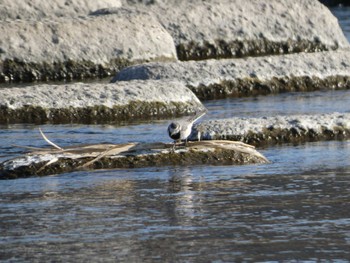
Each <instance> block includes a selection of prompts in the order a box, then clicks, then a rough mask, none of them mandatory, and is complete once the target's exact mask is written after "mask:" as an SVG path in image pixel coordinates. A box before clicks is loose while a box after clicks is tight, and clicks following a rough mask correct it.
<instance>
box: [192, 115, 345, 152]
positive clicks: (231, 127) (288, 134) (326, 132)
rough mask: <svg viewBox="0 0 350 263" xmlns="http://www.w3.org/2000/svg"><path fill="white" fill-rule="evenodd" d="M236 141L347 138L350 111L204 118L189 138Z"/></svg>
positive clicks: (269, 142) (259, 142)
mask: <svg viewBox="0 0 350 263" xmlns="http://www.w3.org/2000/svg"><path fill="white" fill-rule="evenodd" d="M198 132H200V135H201V138H202V139H204V140H236V141H242V142H245V143H249V144H252V145H255V146H262V145H272V144H277V143H301V142H308V141H320V140H342V139H349V138H350V114H349V113H342V114H340V113H330V114H315V115H295V116H275V117H262V118H232V119H221V120H209V121H203V122H201V123H200V124H198V125H195V126H194V129H193V133H192V135H191V138H190V139H194V140H197V138H198Z"/></svg>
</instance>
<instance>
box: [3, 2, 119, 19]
mask: <svg viewBox="0 0 350 263" xmlns="http://www.w3.org/2000/svg"><path fill="white" fill-rule="evenodd" d="M121 5H122V4H121V1H120V0H94V1H87V0H74V1H66V0H55V1H47V0H2V1H1V3H0V20H10V19H23V20H40V19H43V18H55V17H77V16H82V15H87V14H89V13H90V12H92V11H95V10H97V9H101V8H113V7H114V8H116V7H121Z"/></svg>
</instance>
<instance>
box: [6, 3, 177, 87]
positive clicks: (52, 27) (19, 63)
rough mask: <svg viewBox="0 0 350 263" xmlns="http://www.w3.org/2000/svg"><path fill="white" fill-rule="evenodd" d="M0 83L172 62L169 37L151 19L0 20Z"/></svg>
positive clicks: (130, 15)
mask: <svg viewBox="0 0 350 263" xmlns="http://www.w3.org/2000/svg"><path fill="white" fill-rule="evenodd" d="M0 35H1V38H0V82H1V81H2V82H4V81H34V80H62V79H84V78H90V77H105V76H109V75H110V74H115V73H116V72H117V71H118V70H119V69H120V68H123V67H125V66H126V65H131V64H133V63H139V62H145V61H164V60H176V58H177V57H176V50H175V46H174V43H173V39H172V37H171V36H170V35H169V33H168V32H167V31H166V30H165V29H164V28H163V26H162V25H160V23H159V22H158V21H157V19H156V18H154V17H153V16H151V15H149V14H147V13H145V12H141V11H137V10H130V9H116V12H115V13H114V14H112V15H104V16H88V17H79V18H56V19H55V20H40V21H25V20H14V21H2V22H0Z"/></svg>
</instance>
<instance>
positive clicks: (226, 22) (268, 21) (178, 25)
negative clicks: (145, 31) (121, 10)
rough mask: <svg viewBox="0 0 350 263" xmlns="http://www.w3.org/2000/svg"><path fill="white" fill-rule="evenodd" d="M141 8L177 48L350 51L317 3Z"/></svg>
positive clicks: (220, 2) (182, 1)
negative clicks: (262, 43) (257, 43)
mask: <svg viewBox="0 0 350 263" xmlns="http://www.w3.org/2000/svg"><path fill="white" fill-rule="evenodd" d="M124 2H125V1H124ZM126 2H129V1H126ZM125 5H127V4H125V3H124V6H125ZM142 8H144V9H149V10H151V11H153V12H154V13H155V14H156V15H157V17H158V19H159V20H160V21H161V22H162V24H163V25H164V26H165V27H166V29H167V30H168V31H169V32H170V33H171V35H172V36H173V37H174V39H175V42H176V44H177V45H179V44H189V43H190V42H192V41H194V42H195V43H200V44H203V43H204V42H208V43H210V44H212V45H214V46H218V44H217V41H218V40H224V41H226V42H231V41H234V40H257V39H265V40H267V41H271V42H286V41H289V40H291V41H301V40H307V41H310V42H313V43H322V44H324V45H326V46H327V47H335V46H339V47H348V46H349V43H348V41H347V40H346V38H345V37H344V34H343V32H342V30H341V28H340V26H339V24H338V21H337V18H335V17H334V16H333V15H332V13H331V12H330V10H329V9H328V8H327V7H326V6H324V5H322V4H321V3H320V2H319V1H317V0H285V1H280V0H269V1H266V0H235V1H232V0H208V1H198V0H178V1H176V4H175V2H174V1H166V0H164V1H155V4H148V5H144V6H143V7H142Z"/></svg>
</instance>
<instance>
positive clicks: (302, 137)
mask: <svg viewBox="0 0 350 263" xmlns="http://www.w3.org/2000/svg"><path fill="white" fill-rule="evenodd" d="M348 139H350V129H347V128H344V127H341V126H337V127H333V129H328V128H326V127H324V128H322V129H321V130H320V131H317V130H315V129H302V128H300V127H298V128H295V127H292V128H290V129H282V128H275V127H266V128H265V129H263V131H262V132H259V133H254V132H248V134H245V135H220V134H218V135H214V136H212V138H211V140H232V141H241V142H244V143H247V144H250V145H254V146H256V147H267V146H272V145H276V144H283V143H292V144H295V145H298V144H302V143H306V142H316V141H331V140H348Z"/></svg>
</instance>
